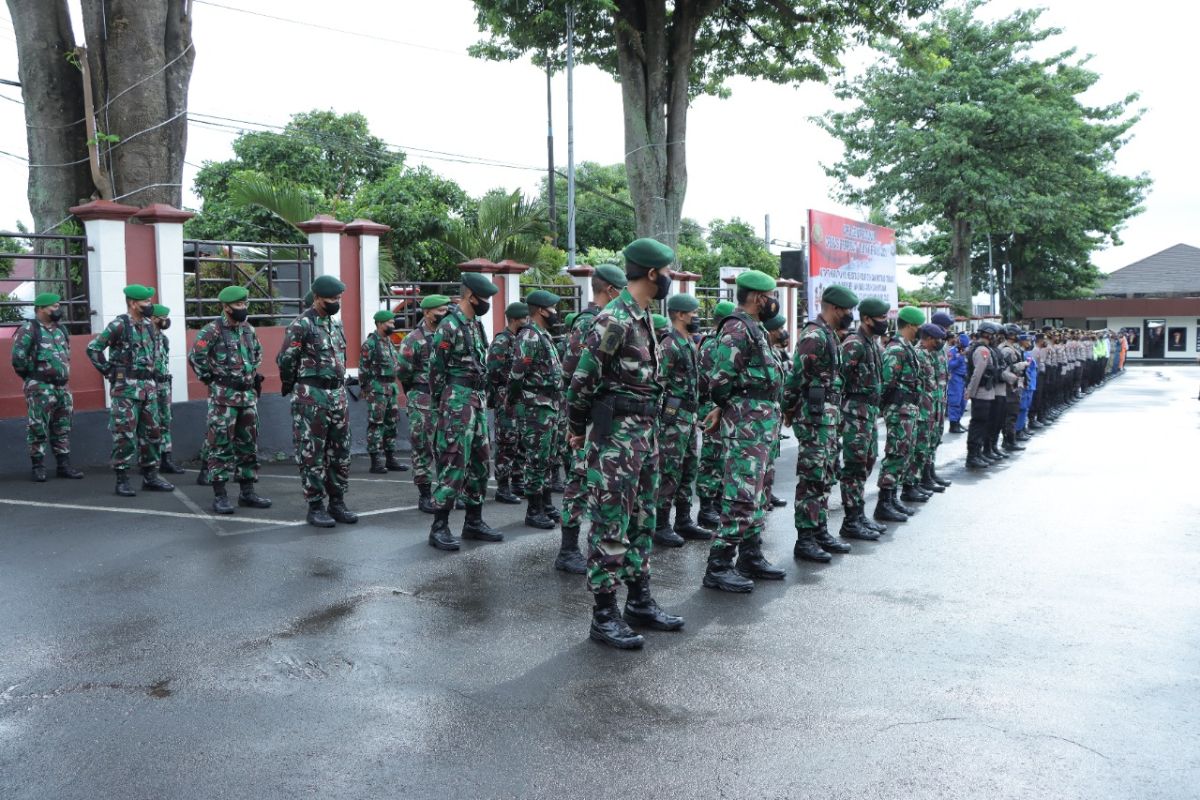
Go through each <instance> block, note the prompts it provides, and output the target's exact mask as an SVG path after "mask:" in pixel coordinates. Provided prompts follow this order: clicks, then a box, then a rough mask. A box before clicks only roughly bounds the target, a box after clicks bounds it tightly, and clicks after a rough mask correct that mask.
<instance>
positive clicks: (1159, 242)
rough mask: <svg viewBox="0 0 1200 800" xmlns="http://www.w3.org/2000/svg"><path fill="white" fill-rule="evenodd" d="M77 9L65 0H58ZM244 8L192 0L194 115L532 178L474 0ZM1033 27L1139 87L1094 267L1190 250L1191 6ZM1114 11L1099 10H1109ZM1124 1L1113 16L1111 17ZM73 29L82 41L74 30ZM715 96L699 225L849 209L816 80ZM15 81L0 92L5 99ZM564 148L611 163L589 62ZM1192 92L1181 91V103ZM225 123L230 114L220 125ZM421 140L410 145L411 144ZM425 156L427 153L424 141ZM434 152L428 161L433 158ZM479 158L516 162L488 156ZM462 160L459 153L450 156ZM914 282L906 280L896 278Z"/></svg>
mask: <svg viewBox="0 0 1200 800" xmlns="http://www.w3.org/2000/svg"><path fill="white" fill-rule="evenodd" d="M70 2H71V5H72V6H76V5H78V2H77V0H70ZM214 2H220V3H221V4H223V5H226V6H232V7H236V8H238V9H242V11H235V10H229V9H226V8H221V7H217V6H214V5H212V4H210V3H208V2H205V1H204V0H195V3H196V4H195V6H194V13H195V22H194V29H193V38H194V41H195V47H196V63H195V70H194V72H193V75H192V82H191V91H190V99H189V105H190V110H191V111H192V112H199V113H203V114H210V115H217V116H221V117H228V118H232V119H237V120H247V121H252V122H258V123H265V124H273V125H282V124H284V123H286V121H287V119H288V117H289V116H290V115H291V114H293V113H295V112H299V111H306V110H310V109H314V108H319V109H333V110H335V111H338V112H350V111H360V112H362V113H363V114H365V115H366V116H367V118H368V120H369V121H370V125H371V130H372V131H373V132H374V133H375V134H376V135H378V136H380V137H381V138H383V139H384V140H386V141H387V142H389V143H391V144H394V145H397V146H400V147H402V148H413V149H411V150H409V162H410V163H424V164H428V165H429V166H430V167H432V168H433V169H435V170H436V171H438V172H440V173H442V174H444V175H446V176H448V177H451V178H453V179H454V180H456V181H458V182H459V183H460V184H461V185H462V186H463V187H464V188H465V189H466V190H467V191H469V192H471V193H472V194H480V193H482V192H484V191H486V190H488V189H491V188H494V187H506V188H516V187H521V188H524V189H526V190H528V191H534V190H536V187H537V183H538V180H539V179H540V178H541V175H542V171H543V170H544V169H545V164H546V138H545V137H546V85H545V75H544V73H542V72H540V71H539V70H537V69H536V68H535V67H533V65H532V64H531V63H529V62H528V61H524V62H518V63H512V64H497V63H492V62H483V61H478V60H475V59H472V58H470V57H469V56H467V55H466V48H467V46H468V45H470V44H471V43H473V42H475V41H476V40H477V39H478V38H479V36H480V35H479V34H478V32H477V31H476V28H475V24H474V11H473V8H474V6H473V4H472V3H471V2H470V0H438V1H437V2H429V0H392V1H391V2H380V0H338V2H336V3H329V2H327V0H214ZM1047 5H1048V10H1047V13H1046V14H1045V15H1044V16H1043V22H1044V23H1045V24H1046V25H1055V26H1059V27H1062V28H1064V29H1065V33H1064V34H1063V35H1062V36H1060V37H1058V40H1057V43H1056V44H1057V45H1058V47H1059V48H1060V49H1065V48H1066V47H1071V46H1074V47H1077V48H1078V49H1079V51H1080V52H1081V53H1092V54H1094V55H1095V59H1094V61H1093V62H1092V66H1093V68H1094V69H1095V70H1096V71H1098V72H1099V73H1100V74H1101V75H1102V76H1103V78H1102V80H1101V82H1100V84H1099V86H1098V88H1097V90H1096V92H1095V95H1094V96H1092V97H1089V98H1088V99H1089V100H1091V101H1093V102H1097V103H1098V102H1111V101H1113V100H1116V99H1118V98H1120V97H1122V96H1124V95H1125V94H1126V93H1128V92H1131V91H1137V92H1140V93H1141V95H1142V98H1141V104H1142V105H1144V106H1145V107H1146V109H1147V113H1146V116H1145V119H1144V120H1143V122H1142V123H1141V124H1140V125H1139V126H1138V128H1137V129H1136V137H1135V139H1134V140H1133V142H1132V143H1131V144H1130V145H1128V146H1127V147H1126V148H1125V149H1124V150H1123V151H1122V152H1121V156H1120V161H1119V165H1118V166H1119V168H1120V170H1121V171H1122V172H1124V173H1127V174H1136V173H1139V172H1148V173H1149V174H1150V175H1151V177H1152V178H1153V179H1154V181H1155V185H1154V189H1153V191H1152V194H1151V195H1150V197H1149V200H1148V202H1147V204H1146V212H1145V213H1144V214H1143V215H1141V216H1139V217H1137V218H1135V219H1134V220H1133V221H1132V222H1131V223H1130V225H1129V226H1128V227H1127V229H1126V230H1125V232H1124V233H1123V234H1122V236H1123V239H1124V240H1125V244H1124V246H1122V247H1119V248H1114V249H1111V250H1108V251H1104V252H1100V253H1097V254H1096V256H1095V261H1096V263H1097V264H1098V265H1099V266H1100V267H1101V269H1103V270H1104V271H1111V270H1114V269H1117V268H1119V267H1122V266H1125V265H1127V264H1129V263H1132V262H1133V261H1136V260H1138V259H1140V258H1144V257H1145V256H1148V255H1150V254H1152V253H1155V252H1157V251H1159V250H1162V249H1164V248H1166V247H1169V246H1171V245H1173V244H1176V243H1179V242H1187V243H1191V244H1200V235H1197V234H1196V233H1195V232H1194V231H1193V230H1192V229H1191V228H1190V227H1189V226H1190V225H1192V224H1195V222H1196V220H1197V218H1198V217H1200V214H1198V212H1200V181H1198V180H1197V178H1198V177H1200V175H1198V172H1200V170H1198V169H1197V166H1196V165H1197V163H1198V159H1197V157H1196V154H1195V150H1194V147H1195V133H1194V131H1195V128H1194V126H1193V124H1192V120H1193V117H1192V116H1191V115H1192V114H1194V113H1195V109H1194V105H1195V104H1194V98H1195V96H1196V90H1195V87H1194V80H1193V76H1194V74H1195V68H1194V65H1193V63H1192V59H1193V58H1194V55H1195V51H1194V49H1193V48H1194V47H1195V45H1194V38H1195V37H1194V35H1193V34H1192V30H1193V25H1192V24H1191V21H1192V20H1187V19H1181V17H1189V16H1192V17H1194V16H1196V13H1195V12H1192V11H1181V9H1187V8H1190V4H1181V3H1177V2H1168V1H1167V0H1144V2H1141V3H1138V4H1137V5H1136V6H1129V5H1125V4H1116V3H1096V2H1094V0H1051V2H1049V3H1048V4H1047ZM1019 7H1028V4H1021V3H1015V2H1010V0H993V2H992V4H991V5H990V6H989V9H988V12H987V13H989V14H992V15H999V14H1004V13H1008V12H1009V11H1011V10H1013V9H1016V8H1019ZM1110 9H1111V10H1110ZM1117 9H1121V14H1120V16H1118V15H1117V14H1116V13H1113V12H1114V11H1116V10H1117ZM245 12H257V13H259V14H266V15H272V16H276V17H285V18H288V19H291V20H296V21H301V22H305V23H312V24H316V25H324V26H329V27H335V28H341V29H344V30H347V31H354V32H360V33H364V34H369V35H372V36H376V37H384V38H387V39H391V40H396V41H380V40H378V39H372V38H366V37H364V36H355V35H348V34H344V33H338V32H334V31H330V30H322V29H318V28H314V27H308V26H305V25H299V24H292V23H288V22H283V21H280V20H277V19H269V18H266V17H263V16H255V15H253V14H251V13H245ZM76 35H77V36H81V31H80V29H79V27H78V26H77V28H76ZM0 77H4V78H10V79H15V78H16V77H17V57H16V43H15V41H14V38H13V35H12V27H11V20H10V19H9V18H8V16H7V14H6V13H4V12H0ZM732 89H733V96H732V97H731V98H730V99H728V100H718V99H715V98H708V97H704V98H700V99H699V100H697V101H696V102H695V104H694V106H693V108H692V111H691V113H690V116H689V121H688V142H687V156H688V175H689V183H688V195H687V201H686V204H685V206H684V214H685V215H686V216H689V217H694V218H695V219H697V220H699V221H700V222H701V223H703V224H707V223H708V222H709V221H710V220H712V219H713V218H723V219H728V218H730V217H734V216H737V217H741V218H743V219H745V220H747V221H749V222H751V223H752V224H753V225H754V226H755V228H756V229H758V230H759V232H760V233H761V232H762V228H763V218H764V215H766V214H769V215H770V217H771V235H772V236H773V237H775V238H779V239H785V240H798V239H799V238H800V237H801V235H802V228H803V226H804V222H805V213H806V209H808V208H818V209H822V210H827V211H833V212H839V213H846V214H848V215H851V216H853V215H855V210H854V209H848V208H845V207H842V206H840V205H839V204H837V203H836V202H834V201H833V200H831V198H830V191H831V182H830V181H829V179H828V178H826V176H825V174H824V172H823V171H822V169H821V166H820V164H821V162H831V161H834V160H836V159H837V157H838V156H839V153H840V147H839V145H838V144H837V143H836V142H835V141H834V140H832V139H831V138H830V137H829V136H827V135H826V134H825V133H823V132H822V131H820V130H819V129H818V128H817V127H816V126H815V125H813V124H812V123H811V122H809V120H808V117H809V116H810V115H814V114H820V113H821V112H823V111H825V110H827V109H828V108H830V106H831V105H832V104H833V102H834V100H833V97H832V92H831V91H830V89H829V88H828V87H824V86H816V85H805V86H801V87H795V88H793V87H782V86H774V85H770V84H766V83H754V82H750V81H745V80H738V81H734V82H733V83H732ZM17 92H18V90H17V89H15V88H12V87H0V94H7V95H9V96H10V97H16V96H17ZM575 97H576V111H575V158H576V161H583V160H588V161H598V162H601V163H605V164H609V163H616V162H620V161H623V159H624V146H623V144H624V143H623V134H622V116H621V98H620V92H619V89H618V87H617V85H616V84H615V83H614V82H613V81H612V80H611V79H610V78H609V77H607V76H605V75H603V74H602V73H600V72H599V71H598V70H595V69H590V68H581V69H579V70H577V72H576V77H575ZM1188 98H1192V100H1189V99H1188ZM554 104H555V107H554V126H555V136H556V148H555V149H556V158H557V161H558V165H559V167H560V168H563V167H565V164H566V158H567V125H566V80H565V78H564V77H563V76H562V75H559V76H556V77H555V79H554ZM229 124H230V125H233V126H234V127H235V128H236V127H238V123H229ZM236 136H237V130H236V129H234V130H229V129H214V128H212V127H209V126H205V125H201V124H196V123H192V124H191V125H190V126H189V139H188V152H187V161H188V162H189V166H188V167H187V168H186V171H185V173H184V183H185V186H186V189H187V191H186V193H185V204H186V205H191V206H193V207H194V206H196V205H198V200H197V199H196V198H195V197H194V196H193V195H192V194H191V192H190V189H191V182H192V179H193V178H194V176H195V174H196V168H197V167H198V166H199V165H201V164H203V163H204V162H205V161H209V160H222V159H225V158H228V157H229V156H230V155H231V154H232V151H231V149H230V143H231V142H232V141H233V139H234V138H235V137H236ZM416 148H421V150H422V151H425V152H421V151H418V150H417V149H416ZM0 150H6V151H8V152H10V153H16V154H20V155H24V154H25V152H26V140H25V125H24V118H23V110H22V108H21V106H20V105H18V104H16V103H10V102H5V101H0ZM428 151H436V152H428ZM439 154H440V155H439ZM478 159H486V160H493V161H498V162H503V163H505V164H509V165H513V166H514V167H520V168H505V167H499V166H486V165H482V164H479V163H476V162H477V161H478ZM464 161H465V162H470V163H463V162H464ZM0 180H2V181H3V184H2V185H3V186H4V187H5V191H4V192H3V194H2V195H0V228H8V227H11V226H12V225H13V223H14V222H15V221H16V220H18V219H19V220H22V221H25V222H26V223H28V222H29V221H30V216H29V210H28V205H27V203H26V200H25V187H26V167H25V166H24V165H23V164H22V163H21V162H19V161H17V160H14V159H12V158H8V157H0ZM903 283H905V284H908V285H911V283H912V282H911V281H903Z"/></svg>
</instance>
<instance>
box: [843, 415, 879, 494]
mask: <svg viewBox="0 0 1200 800" xmlns="http://www.w3.org/2000/svg"><path fill="white" fill-rule="evenodd" d="M878 413H879V412H878V410H877V409H876V408H875V406H872V405H867V404H866V403H862V402H859V401H857V400H850V401H847V404H846V407H845V409H844V411H843V413H842V469H841V472H840V473H839V474H838V483H839V484H840V485H841V489H842V508H844V509H849V508H862V507H863V506H864V505H866V485H867V478H869V477H870V476H871V470H873V469H874V468H875V461H876V459H878V458H879V436H878V435H877V434H876V432H875V420H876V419H878Z"/></svg>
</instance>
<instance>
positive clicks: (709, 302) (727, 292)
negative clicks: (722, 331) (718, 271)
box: [696, 286, 733, 328]
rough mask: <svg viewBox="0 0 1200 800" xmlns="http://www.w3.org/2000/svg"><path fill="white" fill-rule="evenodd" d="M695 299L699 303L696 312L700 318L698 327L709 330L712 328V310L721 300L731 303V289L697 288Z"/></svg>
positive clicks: (725, 287)
mask: <svg viewBox="0 0 1200 800" xmlns="http://www.w3.org/2000/svg"><path fill="white" fill-rule="evenodd" d="M696 299H697V300H699V301H700V308H699V309H697V311H696V314H697V316H698V317H699V318H700V327H701V328H711V327H712V326H713V309H714V308H716V305H717V303H719V302H721V301H722V300H728V301H729V302H731V303H732V302H733V287H732V286H697V287H696Z"/></svg>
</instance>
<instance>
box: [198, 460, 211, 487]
mask: <svg viewBox="0 0 1200 800" xmlns="http://www.w3.org/2000/svg"><path fill="white" fill-rule="evenodd" d="M196 485H197V486H212V478H211V477H209V474H208V464H201V465H200V471H199V472H197V473H196Z"/></svg>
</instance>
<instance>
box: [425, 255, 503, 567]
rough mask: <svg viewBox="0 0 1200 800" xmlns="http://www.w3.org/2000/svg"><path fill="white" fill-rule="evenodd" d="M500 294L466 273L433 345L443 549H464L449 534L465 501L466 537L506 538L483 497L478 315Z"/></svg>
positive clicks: (484, 434) (483, 354)
mask: <svg viewBox="0 0 1200 800" xmlns="http://www.w3.org/2000/svg"><path fill="white" fill-rule="evenodd" d="M498 291H500V290H499V289H498V288H497V287H496V284H494V283H492V282H491V281H489V280H488V279H487V277H485V276H484V275H481V274H479V273H477V272H464V273H463V274H462V291H461V292H460V294H461V297H460V298H459V300H458V302H457V303H455V304H452V305H451V306H450V311H449V313H447V314H446V316H444V317H442V321H441V322H440V323H439V324H438V327H437V330H436V331H434V333H433V339H432V341H431V343H430V356H429V393H430V397H432V398H433V402H434V404H435V408H437V413H438V418H437V422H436V425H437V434H436V438H435V439H434V446H433V451H434V453H435V455H436V458H437V476H436V481H437V483H436V484H435V485H434V488H433V499H432V503H433V508H434V512H433V525H432V526H431V527H430V529H429V545H430V546H431V547H436V548H437V549H439V550H451V551H453V550H458V549H459V547H460V546H461V545H460V544H459V541H458V539H456V538H455V537H454V534H452V533H451V532H450V510H451V509H452V508H454V503H455V501H456V500H458V499H460V498H461V499H462V500H463V502H464V504H465V506H466V511H467V518H466V522H464V523H463V529H462V537H463V538H464V539H474V540H477V541H481V542H499V541H502V540H503V539H504V534H502V533H500V532H499V531H497V530H495V529H494V528H492V526H491V525H488V524H487V523H486V522H484V521H483V496H484V493H485V492H486V491H487V479H488V466H489V465H490V464H491V461H492V459H491V445H490V443H489V441H488V428H487V409H486V408H485V405H486V402H487V398H486V389H487V377H486V362H487V347H488V343H487V336H486V335H484V332H483V325H482V323H480V321H479V317H480V316H482V315H484V314H486V313H487V312H488V310H489V309H490V308H491V303H489V302H488V298H489V297H491V296H492V295H494V294H495V293H496V292H498Z"/></svg>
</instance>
